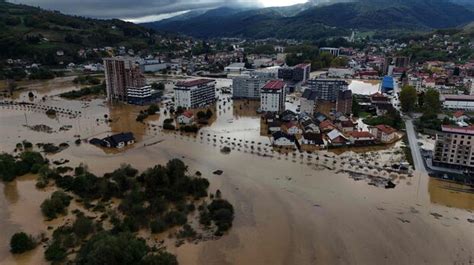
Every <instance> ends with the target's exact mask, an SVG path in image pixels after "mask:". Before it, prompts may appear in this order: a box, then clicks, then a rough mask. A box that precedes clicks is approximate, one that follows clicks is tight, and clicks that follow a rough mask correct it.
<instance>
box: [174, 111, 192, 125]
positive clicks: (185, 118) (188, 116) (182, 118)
mask: <svg viewBox="0 0 474 265" xmlns="http://www.w3.org/2000/svg"><path fill="white" fill-rule="evenodd" d="M193 117H194V114H193V113H192V112H191V111H185V112H183V114H181V115H179V116H178V123H179V124H191V123H193Z"/></svg>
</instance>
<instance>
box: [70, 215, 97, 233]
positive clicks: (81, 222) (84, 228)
mask: <svg viewBox="0 0 474 265" xmlns="http://www.w3.org/2000/svg"><path fill="white" fill-rule="evenodd" d="M72 230H73V231H74V234H76V235H77V236H78V237H79V238H84V237H86V236H88V235H89V234H90V233H92V232H93V231H94V223H93V222H92V221H91V220H90V219H89V218H87V217H85V216H84V215H80V216H78V217H77V219H76V221H74V224H73V225H72Z"/></svg>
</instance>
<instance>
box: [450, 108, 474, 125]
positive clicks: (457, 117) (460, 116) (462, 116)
mask: <svg viewBox="0 0 474 265" xmlns="http://www.w3.org/2000/svg"><path fill="white" fill-rule="evenodd" d="M470 119H471V116H469V115H467V114H466V113H464V111H462V110H458V111H456V112H454V113H453V117H452V118H451V120H452V121H455V122H462V123H466V122H468V121H469V120H470Z"/></svg>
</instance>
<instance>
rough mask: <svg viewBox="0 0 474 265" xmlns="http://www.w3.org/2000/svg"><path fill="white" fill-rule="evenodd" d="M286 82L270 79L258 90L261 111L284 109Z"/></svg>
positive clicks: (280, 110) (279, 110)
mask: <svg viewBox="0 0 474 265" xmlns="http://www.w3.org/2000/svg"><path fill="white" fill-rule="evenodd" d="M285 99H286V84H285V82H283V81H281V80H271V81H269V82H268V83H267V84H265V85H264V86H263V87H262V89H261V90H260V109H261V111H269V112H282V111H284V110H285Z"/></svg>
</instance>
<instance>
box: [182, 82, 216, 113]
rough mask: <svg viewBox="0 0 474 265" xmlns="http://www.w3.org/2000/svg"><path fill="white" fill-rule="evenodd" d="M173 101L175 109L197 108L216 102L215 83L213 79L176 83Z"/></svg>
mask: <svg viewBox="0 0 474 265" xmlns="http://www.w3.org/2000/svg"><path fill="white" fill-rule="evenodd" d="M174 99H175V103H176V106H177V107H183V108H198V107H204V106H207V105H210V104H212V103H214V102H215V101H216V81H215V80H213V79H196V80H191V81H183V82H178V83H177V84H176V86H175V88H174Z"/></svg>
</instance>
